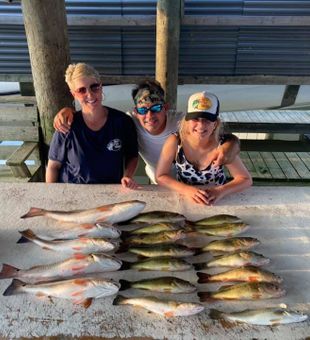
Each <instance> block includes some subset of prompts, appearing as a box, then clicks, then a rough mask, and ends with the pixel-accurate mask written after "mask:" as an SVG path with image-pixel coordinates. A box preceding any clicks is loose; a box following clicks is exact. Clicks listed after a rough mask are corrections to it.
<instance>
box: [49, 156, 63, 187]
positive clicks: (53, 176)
mask: <svg viewBox="0 0 310 340" xmlns="http://www.w3.org/2000/svg"><path fill="white" fill-rule="evenodd" d="M60 168H61V163H60V162H58V161H53V160H51V159H49V160H48V163H47V168H46V175H45V177H46V178H45V181H46V183H57V182H58V176H59V170H60Z"/></svg>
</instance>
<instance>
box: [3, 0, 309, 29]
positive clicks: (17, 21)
mask: <svg viewBox="0 0 310 340" xmlns="http://www.w3.org/2000/svg"><path fill="white" fill-rule="evenodd" d="M174 1H176V0H174ZM22 24H23V19H22V17H21V16H18V15H3V16H0V25H22ZM155 24H156V16H155V15H148V16H145V15H133V16H127V15H123V16H121V15H109V16H108V15H68V25H69V26H114V27H116V26H118V27H125V26H155ZM181 24H182V25H184V26H239V27H243V26H296V27H308V26H310V20H309V16H297V15H296V16H270V15H269V16H259V15H257V16H250V15H186V16H184V17H183V19H182V20H181Z"/></svg>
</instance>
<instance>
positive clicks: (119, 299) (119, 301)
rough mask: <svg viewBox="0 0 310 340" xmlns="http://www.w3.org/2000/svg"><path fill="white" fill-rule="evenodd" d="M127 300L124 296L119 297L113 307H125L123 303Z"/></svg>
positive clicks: (114, 301)
mask: <svg viewBox="0 0 310 340" xmlns="http://www.w3.org/2000/svg"><path fill="white" fill-rule="evenodd" d="M125 300H126V298H125V296H123V295H117V296H116V298H115V299H114V300H113V302H112V305H113V306H117V305H123V304H124V303H123V301H125Z"/></svg>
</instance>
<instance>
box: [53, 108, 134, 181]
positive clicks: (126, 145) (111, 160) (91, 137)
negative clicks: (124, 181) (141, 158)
mask: <svg viewBox="0 0 310 340" xmlns="http://www.w3.org/2000/svg"><path fill="white" fill-rule="evenodd" d="M106 108H107V109H108V117H107V121H106V123H105V125H104V126H103V127H102V128H101V129H100V130H98V131H93V130H91V129H89V128H88V127H87V125H86V124H85V122H84V119H83V116H82V112H77V113H76V114H75V115H74V121H73V123H72V126H71V129H70V131H69V132H68V133H67V134H63V133H60V132H57V131H56V132H55V133H54V136H53V139H52V142H51V145H50V149H49V155H48V158H49V159H51V160H54V161H58V162H60V163H61V164H62V166H61V168H60V171H59V177H58V182H63V183H79V184H83V183H89V184H91V183H106V184H108V183H110V184H111V183H120V181H121V178H122V177H123V169H124V162H125V160H128V159H131V158H134V157H137V156H138V142H137V133H136V128H135V126H134V123H133V121H132V119H131V118H130V117H129V116H127V115H126V114H125V113H124V112H121V111H118V110H115V109H112V108H110V107H106Z"/></svg>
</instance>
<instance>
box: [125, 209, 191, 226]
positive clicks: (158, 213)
mask: <svg viewBox="0 0 310 340" xmlns="http://www.w3.org/2000/svg"><path fill="white" fill-rule="evenodd" d="M128 220H129V221H127V222H129V223H161V222H168V223H183V222H184V221H185V217H184V216H183V215H181V214H178V213H175V212H171V211H162V210H154V211H149V212H145V213H141V214H139V215H138V216H136V217H134V218H131V219H128Z"/></svg>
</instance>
